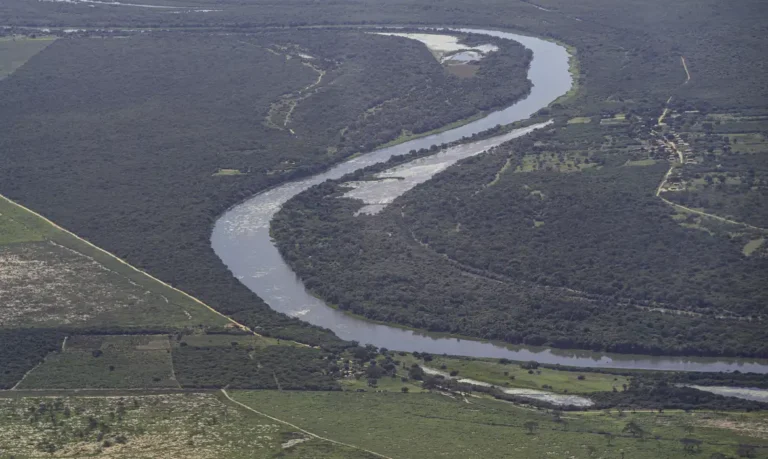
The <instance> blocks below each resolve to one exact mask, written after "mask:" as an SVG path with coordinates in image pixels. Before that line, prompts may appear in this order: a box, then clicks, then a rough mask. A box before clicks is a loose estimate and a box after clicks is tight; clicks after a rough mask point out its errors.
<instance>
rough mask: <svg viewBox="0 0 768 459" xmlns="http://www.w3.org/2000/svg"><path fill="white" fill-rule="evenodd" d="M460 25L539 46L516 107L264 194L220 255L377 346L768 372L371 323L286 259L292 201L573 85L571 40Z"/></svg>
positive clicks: (281, 297) (220, 237)
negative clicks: (272, 232) (283, 214)
mask: <svg viewBox="0 0 768 459" xmlns="http://www.w3.org/2000/svg"><path fill="white" fill-rule="evenodd" d="M455 30H460V31H468V32H475V33H481V34H485V35H490V36H495V37H500V38H505V39H510V40H514V41H517V42H519V43H521V44H522V45H523V46H525V47H527V48H529V49H531V50H532V51H533V60H532V62H531V66H530V69H529V71H528V78H529V79H530V80H531V81H532V82H533V88H532V90H531V93H530V94H529V95H528V97H526V98H525V99H523V100H521V101H519V102H517V103H515V104H514V105H512V106H511V107H508V108H506V109H504V110H499V111H496V112H493V113H490V114H488V115H487V116H486V117H484V118H482V119H479V120H477V121H474V122H472V123H469V124H466V125H464V126H461V127H458V128H455V129H452V130H449V131H445V132H442V133H440V134H435V135H431V136H428V137H422V138H419V139H415V140H412V141H409V142H406V143H402V144H399V145H395V146H393V147H389V148H384V149H381V150H376V151H373V152H371V153H368V154H364V155H361V156H358V157H355V158H353V159H350V160H348V161H345V162H343V163H340V164H338V165H337V166H335V167H333V168H332V169H329V170H328V171H326V172H323V173H320V174H317V175H315V176H312V177H310V178H307V179H303V180H299V181H294V182H288V183H285V184H283V185H281V186H279V187H276V188H273V189H270V190H268V191H265V192H263V193H260V194H257V195H255V196H253V197H252V198H250V199H249V200H247V201H245V202H243V203H241V204H239V205H237V206H235V207H233V208H232V209H230V210H229V211H227V212H226V213H225V214H224V215H222V216H221V217H220V218H219V220H218V221H217V222H216V225H215V226H214V229H213V234H212V236H211V244H212V246H213V249H214V251H215V252H216V254H217V255H218V256H219V257H220V258H221V259H222V261H223V262H224V263H225V264H226V265H227V266H228V267H229V269H230V270H232V272H233V273H234V274H235V276H237V278H238V279H239V280H240V281H241V282H242V283H243V284H244V285H246V286H247V287H248V288H249V289H251V290H252V291H253V292H255V293H256V294H258V295H259V296H260V297H261V298H262V299H264V301H266V302H267V304H268V305H269V306H270V307H271V308H272V309H274V310H276V311H279V312H282V313H285V314H288V315H290V316H294V317H298V318H300V319H301V320H304V321H307V322H310V323H312V324H315V325H319V326H321V327H325V328H328V329H330V330H332V331H333V332H334V333H336V334H337V335H338V336H339V337H340V338H342V339H346V340H355V341H358V342H360V343H362V344H373V345H375V346H378V347H386V348H388V349H391V350H401V351H419V352H429V353H433V354H451V355H464V356H472V357H494V358H502V357H505V358H508V359H511V360H536V361H538V362H541V363H549V364H562V365H572V366H582V367H603V368H634V369H655V370H680V371H710V372H714V371H733V370H739V371H742V372H748V371H750V372H759V373H768V363H767V362H765V361H758V360H744V359H738V360H737V359H725V358H723V359H720V358H688V357H656V356H632V355H617V354H606V353H594V352H588V351H570V350H556V349H547V348H531V347H518V346H504V345H500V344H494V343H488V342H481V341H474V340H466V339H457V338H450V337H435V336H429V335H427V334H423V333H420V332H417V331H412V330H405V329H401V328H397V327H391V326H387V325H382V324H376V323H371V322H367V321H365V320H362V319H359V318H356V317H352V316H349V315H347V314H344V313H343V312H341V311H338V310H335V309H333V308H331V307H329V306H328V305H326V304H325V303H324V302H323V301H322V300H320V299H318V298H316V297H314V296H312V295H311V294H310V293H309V292H307V291H306V289H305V288H304V285H303V283H302V282H301V280H300V279H298V277H297V276H296V274H295V273H294V272H293V271H292V270H291V268H290V267H289V266H288V265H287V264H286V263H285V261H284V260H283V259H282V257H281V256H280V253H279V252H278V250H277V248H276V247H275V245H274V244H273V242H272V240H271V238H270V236H269V225H270V221H271V220H272V217H273V216H274V215H275V214H276V213H277V212H278V210H280V207H281V206H282V205H283V204H284V203H285V202H286V201H288V200H289V199H290V198H292V197H293V196H295V195H296V194H298V193H300V192H302V191H304V190H306V189H308V188H310V187H312V186H314V185H317V184H319V183H322V182H324V181H325V180H328V179H337V178H339V177H342V176H343V175H345V174H347V173H350V172H353V171H355V170H357V169H360V168H362V167H366V166H369V165H373V164H376V163H380V162H384V161H386V160H387V159H389V158H390V157H391V156H393V155H400V154H405V153H408V152H409V151H411V150H414V149H416V150H418V149H421V148H429V147H430V146H432V145H439V144H443V143H447V142H452V141H454V140H458V139H461V138H462V137H465V136H471V135H472V134H473V133H477V132H481V131H484V130H486V129H489V128H491V127H494V126H496V125H498V124H502V125H503V124H510V123H513V122H515V121H520V120H524V119H527V118H529V117H530V116H531V115H532V114H534V113H535V112H536V111H538V110H539V109H541V108H544V107H546V106H548V105H549V104H550V103H552V102H553V101H554V100H555V99H557V98H558V97H560V96H562V95H563V94H565V93H566V92H567V91H568V90H569V89H570V88H571V85H572V78H571V75H570V73H569V71H568V65H569V62H568V60H569V55H568V52H567V51H566V49H565V48H564V47H563V46H560V45H558V44H556V43H552V42H549V41H545V40H542V39H538V38H533V37H527V36H521V35H517V34H512V33H506V32H499V31H490V30H477V29H455ZM527 132H528V131H518V132H515V133H512V134H505V135H504V136H499V137H496V138H493V139H486V140H484V141H479V142H474V143H470V144H466V145H463V147H462V148H463V152H464V154H465V155H466V156H471V155H473V154H478V153H480V152H482V151H485V150H487V149H488V148H490V147H492V146H494V145H498V144H499V143H501V142H503V141H505V140H506V139H508V138H509V136H518V135H524V134H525V133H527Z"/></svg>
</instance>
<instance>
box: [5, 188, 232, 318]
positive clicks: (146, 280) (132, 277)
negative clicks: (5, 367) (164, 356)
mask: <svg viewBox="0 0 768 459" xmlns="http://www.w3.org/2000/svg"><path fill="white" fill-rule="evenodd" d="M0 261H1V262H0V278H1V279H2V282H3V287H4V288H3V289H2V290H0V325H1V326H5V327H25V326H26V327H30V326H31V327H54V326H59V327H60V326H69V327H82V326H88V327H91V326H104V327H107V328H113V329H114V328H119V327H123V328H126V329H142V328H151V329H157V328H178V329H181V328H197V327H206V328H211V327H213V328H216V327H218V328H222V327H223V326H225V325H227V324H229V323H230V321H229V320H228V319H226V318H224V317H222V316H220V315H218V314H216V313H214V312H213V311H211V310H209V309H207V308H205V307H204V306H202V305H200V304H199V303H197V302H196V301H194V300H193V299H191V298H189V297H188V296H186V295H184V294H182V293H181V292H178V291H175V290H173V289H171V288H169V287H168V286H165V285H163V284H161V283H160V282H157V281H156V280H154V279H152V278H151V277H149V276H147V275H145V274H143V273H141V272H140V271H137V270H135V269H134V268H132V267H130V266H128V265H126V264H125V263H123V262H122V261H121V260H119V259H117V258H115V257H113V256H111V255H109V254H107V253H105V252H103V251H101V250H99V249H98V248H96V247H94V246H91V245H89V244H88V243H87V242H85V241H83V240H81V239H79V238H78V237H76V236H74V235H73V234H71V233H68V232H66V231H64V230H62V229H60V228H58V227H56V226H54V225H53V224H52V223H51V222H49V221H47V220H45V219H44V218H41V217H39V216H37V215H35V214H34V213H32V212H29V211H27V210H26V209H24V208H23V207H21V206H19V205H17V204H15V203H13V202H11V201H9V200H6V199H4V198H3V199H0Z"/></svg>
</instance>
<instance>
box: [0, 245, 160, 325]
mask: <svg viewBox="0 0 768 459" xmlns="http://www.w3.org/2000/svg"><path fill="white" fill-rule="evenodd" d="M151 301H154V302H157V298H155V297H154V296H153V295H147V294H146V292H145V290H144V289H142V288H141V287H140V286H138V285H136V284H135V283H133V282H131V281H129V280H128V279H125V278H124V277H122V276H120V275H118V274H116V273H114V272H112V271H110V270H109V269H107V268H105V267H104V266H102V265H101V264H99V263H97V262H95V261H94V260H92V259H90V258H88V257H86V256H85V255H82V254H80V253H78V252H75V251H73V250H70V249H68V248H66V247H62V246H60V245H57V244H54V243H52V242H35V243H24V244H13V245H6V246H2V247H0V326H19V325H34V326H45V325H62V324H77V323H84V322H87V321H88V320H89V319H91V318H93V317H95V316H97V315H99V314H102V313H105V312H109V311H114V310H117V309H121V308H128V307H136V306H139V305H142V304H144V303H148V302H151Z"/></svg>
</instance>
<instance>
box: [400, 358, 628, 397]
mask: <svg viewBox="0 0 768 459" xmlns="http://www.w3.org/2000/svg"><path fill="white" fill-rule="evenodd" d="M402 359H403V361H404V362H406V366H410V365H411V364H412V363H418V364H420V365H424V366H427V367H430V368H433V369H436V370H440V371H442V372H445V373H452V372H454V371H457V372H458V373H457V374H456V376H457V377H459V378H469V379H474V380H476V381H482V382H487V383H490V384H494V385H497V386H499V387H505V388H506V387H509V388H515V387H519V388H522V389H542V388H544V386H547V387H546V388H545V389H547V390H551V391H553V392H563V391H567V392H568V393H576V394H584V393H589V392H602V391H611V390H613V388H614V387H615V388H617V389H618V390H621V389H622V387H623V385H624V384H628V383H629V379H628V378H626V377H624V376H618V375H611V374H602V373H578V372H574V371H562V370H553V369H549V368H538V369H536V370H528V369H525V368H522V367H521V366H520V365H519V364H517V363H508V364H502V363H499V361H498V360H495V359H462V358H450V357H444V356H434V357H433V358H432V360H431V361H430V362H426V363H425V362H422V361H418V360H416V359H414V358H413V357H412V356H411V355H408V356H406V357H403V358H402ZM580 377H581V379H580Z"/></svg>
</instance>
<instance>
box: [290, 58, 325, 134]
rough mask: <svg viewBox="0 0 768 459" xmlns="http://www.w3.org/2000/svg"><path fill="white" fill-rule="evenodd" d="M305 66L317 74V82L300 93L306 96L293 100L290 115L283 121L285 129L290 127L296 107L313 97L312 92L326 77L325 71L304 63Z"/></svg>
mask: <svg viewBox="0 0 768 459" xmlns="http://www.w3.org/2000/svg"><path fill="white" fill-rule="evenodd" d="M303 64H304V65H306V66H307V67H309V68H311V69H312V70H314V71H315V72H317V80H316V81H315V82H314V83H312V84H310V85H308V86H306V87H305V88H303V89H302V90H300V91H299V95H301V94H304V96H302V97H299V98H297V99H295V100H293V103H292V104H291V108H289V109H288V113H287V114H286V115H285V121H283V126H284V127H288V123H290V122H291V115H292V114H293V111H294V110H295V109H296V106H297V105H299V102H301V101H303V100H304V99H306V98H308V97H309V96H311V95H312V94H311V93H310V91H312V90H313V89H314V88H316V87H317V86H319V85H320V82H321V81H323V77H324V76H325V70H320V69H319V68H317V67H315V66H314V65H312V64H310V63H308V62H303Z"/></svg>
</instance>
